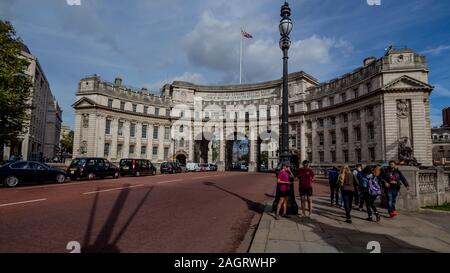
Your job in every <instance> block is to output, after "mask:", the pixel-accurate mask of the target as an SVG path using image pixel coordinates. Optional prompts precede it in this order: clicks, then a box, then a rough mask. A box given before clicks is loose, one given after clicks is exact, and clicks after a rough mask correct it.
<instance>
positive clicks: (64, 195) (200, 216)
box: [0, 172, 275, 253]
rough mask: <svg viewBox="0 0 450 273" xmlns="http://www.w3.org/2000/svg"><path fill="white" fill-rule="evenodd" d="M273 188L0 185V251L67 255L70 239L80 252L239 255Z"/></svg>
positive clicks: (205, 179)
mask: <svg viewBox="0 0 450 273" xmlns="http://www.w3.org/2000/svg"><path fill="white" fill-rule="evenodd" d="M274 183H275V178H274V175H273V174H259V173H242V172H204V173H203V172H202V173H182V174H166V175H157V176H147V177H122V178H119V179H114V180H113V179H103V180H95V181H73V182H68V183H64V184H46V185H30V186H28V185H27V186H20V187H17V188H11V189H9V188H5V187H0V253H3V252H39V253H41V252H58V253H61V252H63V253H67V252H69V250H68V249H67V248H66V247H67V244H68V243H69V242H71V241H75V242H78V243H80V246H81V252H127V253H130V252H144V253H172V252H181V253H189V252H193V253H199V252H201V253H224V252H225V253H227V252H236V251H240V250H239V247H240V246H241V242H242V241H243V239H244V238H245V236H246V235H247V230H248V229H249V227H250V225H253V224H252V219H253V218H254V216H255V215H256V216H258V215H261V213H262V212H263V210H264V204H265V202H266V201H267V199H268V196H273V194H274V190H275V184H274ZM258 219H259V217H258ZM249 241H251V240H249ZM247 250H248V247H247V248H244V249H242V250H241V251H244V252H246V251H247Z"/></svg>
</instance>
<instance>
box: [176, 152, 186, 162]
mask: <svg viewBox="0 0 450 273" xmlns="http://www.w3.org/2000/svg"><path fill="white" fill-rule="evenodd" d="M186 159H187V157H186V155H185V154H184V153H179V154H177V155H176V156H175V160H176V161H178V162H179V163H180V164H183V165H186Z"/></svg>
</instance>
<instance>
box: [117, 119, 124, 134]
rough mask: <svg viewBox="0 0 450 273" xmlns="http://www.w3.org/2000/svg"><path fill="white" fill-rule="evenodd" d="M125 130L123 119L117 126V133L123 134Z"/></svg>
mask: <svg viewBox="0 0 450 273" xmlns="http://www.w3.org/2000/svg"><path fill="white" fill-rule="evenodd" d="M122 132H123V121H119V125H118V127H117V135H119V136H121V135H122Z"/></svg>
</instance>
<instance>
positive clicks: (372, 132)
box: [367, 123, 375, 140]
mask: <svg viewBox="0 0 450 273" xmlns="http://www.w3.org/2000/svg"><path fill="white" fill-rule="evenodd" d="M367 134H368V135H369V140H373V139H374V138H375V130H374V128H373V123H368V124H367Z"/></svg>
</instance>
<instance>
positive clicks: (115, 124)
mask: <svg viewBox="0 0 450 273" xmlns="http://www.w3.org/2000/svg"><path fill="white" fill-rule="evenodd" d="M118 127H119V120H118V119H117V118H114V119H113V120H112V122H111V135H112V138H111V152H110V157H111V158H112V159H115V160H119V159H120V158H117V128H118Z"/></svg>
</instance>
